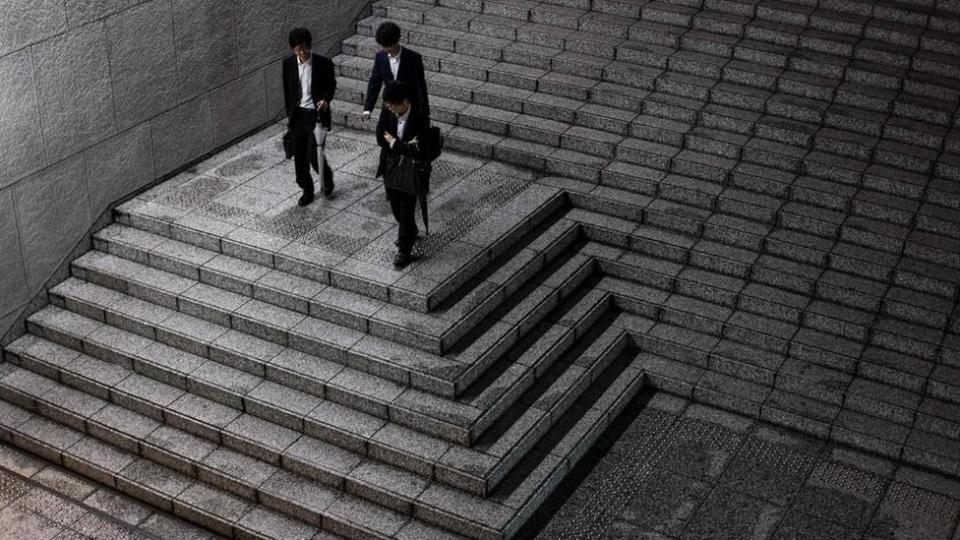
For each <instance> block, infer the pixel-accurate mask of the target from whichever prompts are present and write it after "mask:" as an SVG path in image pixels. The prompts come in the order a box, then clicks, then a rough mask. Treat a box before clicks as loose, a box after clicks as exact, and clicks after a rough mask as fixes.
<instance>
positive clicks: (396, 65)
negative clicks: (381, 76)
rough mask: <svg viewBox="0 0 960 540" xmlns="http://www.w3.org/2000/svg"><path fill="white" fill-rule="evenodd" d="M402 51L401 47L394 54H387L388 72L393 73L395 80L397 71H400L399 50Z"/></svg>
mask: <svg viewBox="0 0 960 540" xmlns="http://www.w3.org/2000/svg"><path fill="white" fill-rule="evenodd" d="M401 51H403V48H400V50H399V51H397V55H396V56H390V55H389V54H388V55H387V58H388V59H389V60H390V73H393V80H397V72H398V71H400V52H401Z"/></svg>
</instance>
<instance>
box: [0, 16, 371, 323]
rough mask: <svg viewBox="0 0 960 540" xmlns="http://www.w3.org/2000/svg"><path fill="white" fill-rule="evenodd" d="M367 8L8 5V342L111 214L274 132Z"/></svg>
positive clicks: (2, 35)
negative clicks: (290, 74) (306, 32)
mask: <svg viewBox="0 0 960 540" xmlns="http://www.w3.org/2000/svg"><path fill="white" fill-rule="evenodd" d="M368 4H369V2H367V1H366V0H354V1H342V0H149V1H143V0H0V336H2V335H3V334H5V333H6V332H7V330H8V329H10V327H11V325H13V324H14V322H15V321H16V320H17V317H18V314H19V313H20V312H21V311H22V310H23V308H24V307H25V306H26V305H27V303H28V302H30V301H31V299H32V298H34V297H35V296H36V295H37V293H38V292H40V291H41V290H43V287H44V285H45V284H46V283H47V282H48V280H50V278H51V276H52V275H53V274H54V272H55V271H56V270H57V269H58V268H62V267H63V264H64V262H65V260H66V259H67V257H68V256H70V254H71V251H73V250H74V249H75V248H76V246H77V245H78V243H79V242H81V241H82V240H83V238H84V236H85V235H86V234H87V232H88V230H89V229H90V227H91V225H92V224H93V223H94V221H95V220H97V218H98V217H99V216H100V215H101V214H102V213H103V211H104V210H106V209H107V208H108V206H109V205H110V204H111V203H112V202H114V201H117V200H118V199H121V198H123V197H125V196H127V195H129V194H130V193H132V192H134V191H136V190H138V189H140V188H142V187H143V186H145V185H148V184H150V183H152V182H153V181H155V180H156V179H158V178H161V177H163V176H164V175H167V174H168V173H170V172H172V171H175V170H177V169H179V168H182V167H183V165H185V164H187V163H189V162H190V161H191V160H195V159H197V158H198V157H200V156H203V155H204V154H207V153H209V152H210V151H211V150H213V149H215V148H217V147H220V146H222V145H224V144H226V143H228V142H230V141H231V140H233V139H236V138H237V137H239V136H242V135H244V134H246V133H249V132H251V131H253V130H255V129H257V128H259V127H261V126H263V125H264V124H265V123H268V122H271V121H272V120H273V119H274V118H275V117H277V115H278V113H280V112H281V111H282V108H283V97H282V95H281V83H280V60H281V59H282V58H283V57H284V56H285V55H286V54H288V53H289V48H288V46H287V43H286V38H287V32H288V31H289V29H290V28H291V27H293V26H300V25H302V26H306V27H308V28H310V29H311V31H312V32H313V34H314V49H315V50H317V51H319V52H328V53H329V52H335V51H336V50H337V47H338V46H339V42H340V40H341V39H342V38H343V37H345V36H347V35H351V34H353V33H354V31H353V27H352V23H353V21H355V20H356V18H357V17H358V15H360V14H361V13H362V12H365V11H368V10H369V6H368Z"/></svg>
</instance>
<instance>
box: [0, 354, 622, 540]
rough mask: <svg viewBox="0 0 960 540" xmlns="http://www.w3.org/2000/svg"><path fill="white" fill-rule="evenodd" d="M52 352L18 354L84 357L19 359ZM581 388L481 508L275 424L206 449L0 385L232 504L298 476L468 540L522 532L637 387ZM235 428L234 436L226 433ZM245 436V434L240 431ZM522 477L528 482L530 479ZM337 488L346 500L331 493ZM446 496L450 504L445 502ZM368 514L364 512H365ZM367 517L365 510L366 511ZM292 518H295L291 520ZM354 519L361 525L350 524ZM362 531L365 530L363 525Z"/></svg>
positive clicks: (186, 438) (21, 379)
mask: <svg viewBox="0 0 960 540" xmlns="http://www.w3.org/2000/svg"><path fill="white" fill-rule="evenodd" d="M52 347H55V346H52V345H51V344H49V343H46V344H44V342H42V341H41V340H37V341H36V342H34V343H30V344H27V346H26V347H24V352H22V353H20V354H24V355H25V358H28V359H29V360H28V362H29V363H31V365H34V364H36V365H43V366H44V367H45V368H46V369H47V370H50V369H57V370H68V369H69V367H70V365H72V364H73V363H77V362H81V361H82V356H83V355H79V356H77V358H75V359H72V360H70V361H68V362H67V365H66V366H62V365H60V366H58V365H57V364H56V363H54V364H52V365H51V364H49V363H48V364H43V361H42V360H38V359H36V358H34V357H32V356H31V355H30V354H29V352H28V351H30V350H34V351H38V350H43V351H45V352H47V353H50V351H51V349H52ZM53 352H55V353H58V354H56V355H55V356H58V357H59V358H60V363H61V364H62V363H63V361H64V359H65V358H66V357H67V356H68V354H69V351H68V350H66V349H60V350H55V351H53ZM14 354H16V353H14ZM74 354H76V353H74ZM8 365H9V364H8ZM118 369H122V368H118ZM64 372H65V371H64ZM129 376H133V377H135V376H136V375H129ZM589 380H596V381H597V383H595V384H594V385H593V386H592V387H591V388H590V392H592V394H589V395H592V396H593V397H592V398H588V400H586V403H581V404H580V406H579V410H577V411H571V413H570V414H568V415H566V416H562V417H561V415H560V413H559V412H557V413H551V414H556V415H557V417H558V418H557V419H556V420H557V421H556V423H555V425H556V426H557V427H556V428H555V429H552V430H548V432H547V436H548V437H549V438H548V439H545V441H546V440H549V441H551V442H550V444H554V443H555V445H554V446H550V447H547V448H544V449H543V450H535V451H534V453H533V454H531V455H530V456H528V461H529V460H533V461H536V462H537V463H536V464H534V466H532V467H527V468H526V469H524V468H521V470H520V471H517V472H516V473H512V474H513V475H514V476H518V478H516V479H511V478H510V477H509V476H508V478H507V480H506V481H505V485H504V487H502V488H499V489H498V490H497V491H494V492H493V493H492V494H491V495H490V497H489V498H488V499H486V500H484V499H480V498H477V497H476V496H474V495H469V494H468V493H464V492H462V491H460V489H451V488H445V487H442V486H440V485H439V484H437V483H436V482H433V483H431V482H430V481H429V480H427V479H419V478H418V477H417V476H416V475H411V474H409V473H404V472H403V471H399V470H395V469H391V468H390V467H386V466H384V465H379V464H376V463H372V462H370V461H368V460H366V459H364V458H362V457H359V456H356V455H351V454H350V453H349V452H346V451H343V450H337V449H334V448H332V447H330V446H329V445H325V444H323V443H321V442H319V441H316V440H313V439H310V438H309V437H308V436H305V435H304V436H298V435H297V434H296V433H294V432H292V431H291V430H288V429H284V428H282V427H280V426H275V425H274V426H272V427H271V426H270V425H269V424H267V423H263V422H256V421H254V420H251V419H250V417H249V416H248V415H240V414H239V413H237V414H236V415H235V416H236V420H234V421H233V422H231V423H230V424H229V425H227V426H226V427H219V428H215V429H218V430H219V431H218V432H217V433H216V434H211V433H210V432H209V430H210V427H209V426H207V427H206V428H205V429H204V430H203V432H202V435H203V436H206V437H207V438H208V439H209V441H208V442H204V441H202V440H199V439H197V437H196V436H194V435H192V434H191V433H184V432H182V431H179V430H178V429H177V428H178V427H183V428H187V429H188V431H190V432H192V431H193V430H190V429H189V428H188V427H187V426H186V425H184V423H182V422H181V423H178V422H171V421H170V420H169V418H170V417H171V416H169V415H164V416H163V420H164V421H165V422H166V423H168V424H171V425H161V424H160V423H159V422H158V421H157V419H156V418H155V417H152V415H148V416H138V415H137V413H135V412H132V411H130V410H126V409H123V408H122V407H118V406H117V404H116V400H115V398H114V397H113V396H114V393H112V392H111V394H110V400H111V401H114V403H113V404H111V403H108V401H106V400H103V399H100V398H97V397H94V396H92V395H87V394H83V393H82V392H78V391H76V390H73V389H71V388H68V387H66V386H62V385H59V384H58V383H56V382H54V381H53V380H51V379H44V378H43V377H42V376H39V375H37V374H35V373H32V372H28V371H26V370H19V371H17V370H15V369H8V370H7V373H6V374H5V376H4V377H3V383H2V384H4V385H5V386H7V388H9V389H10V392H9V393H8V395H9V396H11V398H12V399H13V400H14V401H17V402H18V403H20V404H22V405H25V406H28V407H30V408H31V409H33V410H36V411H37V412H39V413H40V414H43V415H45V416H48V417H49V418H51V419H53V420H56V421H61V422H67V423H68V424H76V426H75V427H76V428H77V429H85V430H86V431H87V432H88V433H89V434H90V435H91V436H94V437H97V438H99V439H103V440H104V441H106V442H108V443H110V444H118V445H120V446H123V447H127V448H132V449H134V450H136V451H138V452H140V453H141V454H142V455H143V457H145V458H148V459H151V460H157V461H160V462H161V463H164V464H166V465H168V466H171V467H174V468H175V469H177V470H181V471H183V472H185V473H187V474H192V475H194V476H196V477H198V478H199V479H200V480H202V481H205V482H211V483H213V484H214V485H222V486H224V487H226V489H228V490H230V491H232V492H233V493H234V494H235V495H238V496H241V497H248V498H251V499H253V498H254V497H257V496H259V495H261V494H262V493H261V490H262V489H263V488H264V487H265V486H266V485H269V484H270V482H269V480H267V483H264V481H265V480H266V478H267V477H269V476H271V475H274V476H282V477H284V478H286V479H287V481H288V484H289V482H294V484H293V485H302V484H303V483H304V479H303V478H299V479H298V477H300V476H303V475H305V476H307V477H308V479H307V480H306V482H307V483H308V484H309V485H311V486H313V487H314V489H320V490H323V491H325V492H327V493H328V494H329V495H330V498H331V499H336V498H337V496H338V495H339V496H340V497H348V498H353V497H357V498H360V499H365V500H366V502H367V503H375V504H377V505H379V506H385V507H386V510H387V511H386V512H385V514H386V515H392V513H393V512H397V513H399V514H400V515H398V516H394V517H393V518H392V520H391V521H394V523H393V524H392V525H394V530H396V529H397V528H399V527H396V525H397V523H396V522H397V521H400V522H404V521H406V520H408V519H409V518H408V517H405V516H404V515H407V516H409V515H416V516H417V518H418V519H421V520H424V521H426V522H429V523H434V524H435V525H438V526H441V527H444V528H446V529H452V530H457V531H458V532H460V533H461V534H466V535H467V536H469V537H472V538H500V537H502V536H500V534H502V529H504V528H507V527H517V526H519V525H521V524H522V522H523V521H525V519H526V517H527V516H529V514H530V513H531V512H532V510H533V509H534V508H536V506H538V505H539V501H538V500H537V497H538V496H546V494H547V493H544V492H545V491H547V492H548V491H549V490H550V489H552V486H553V485H556V483H557V482H559V479H560V478H561V477H562V476H563V475H564V474H565V473H566V470H568V462H569V465H570V466H572V463H573V462H575V461H576V460H577V459H579V457H580V456H582V455H583V453H585V451H586V449H587V448H588V447H589V445H590V444H591V443H592V441H593V440H594V439H595V438H596V436H598V435H599V434H600V433H601V432H602V431H603V429H604V427H605V425H606V424H607V423H608V422H609V421H610V419H611V418H612V416H615V415H616V414H617V413H618V412H619V410H620V409H622V407H623V406H624V405H625V404H626V402H627V401H629V399H630V398H631V397H632V395H633V393H635V392H636V390H637V389H638V388H639V384H638V383H639V380H640V379H639V374H637V373H636V372H634V371H631V370H625V369H623V366H621V367H620V368H617V369H615V370H613V371H610V370H607V374H605V375H603V376H602V377H591V378H590V379H589ZM25 381H26V382H25ZM71 381H74V382H71V385H73V384H75V381H76V379H71ZM553 386H555V385H550V389H552V388H553ZM583 386H587V385H583ZM543 396H544V397H543V399H548V398H547V396H549V401H551V402H555V401H556V400H557V399H558V397H557V396H555V395H552V394H550V392H549V389H548V390H547V393H546V394H544V395H543ZM541 401H542V399H541ZM120 405H121V406H122V405H124V404H123V403H121V404H120ZM209 408H210V407H208V409H209ZM94 409H96V410H94ZM118 415H120V418H121V420H122V419H124V418H125V419H126V420H127V421H126V422H123V423H122V424H121V423H119V422H118V421H117V420H116V419H117V418H118ZM524 416H527V415H524ZM176 418H180V419H182V418H183V417H182V416H177V417H176ZM133 420H136V421H133ZM184 422H189V420H186V421H184ZM234 424H235V425H236V426H235V427H236V429H233V428H231V427H230V426H231V425H234ZM241 424H242V425H241ZM131 425H134V426H137V429H132V428H131V427H130V426H131ZM122 426H125V427H122ZM244 426H246V427H244ZM248 429H249V430H253V431H252V432H250V431H247V430H248ZM118 430H119V431H118ZM124 430H126V431H124ZM262 430H266V431H265V432H264V431H262ZM245 431H247V433H246V435H245V434H244V432H245ZM258 431H259V434H258ZM164 441H167V442H173V441H179V442H178V443H177V444H174V445H173V446H170V445H169V444H164ZM294 441H295V442H294ZM191 443H192V444H191ZM490 444H491V448H498V446H501V447H502V442H501V443H499V445H498V444H497V443H495V442H493V441H491V442H490ZM544 444H547V443H544ZM158 445H159V446H158ZM184 445H186V446H184ZM198 447H199V448H198ZM498 449H499V448H498ZM198 450H199V453H198ZM238 452H239V453H238ZM465 452H467V450H466V449H461V450H460V451H457V452H455V453H453V455H451V456H450V460H452V461H463V460H465V459H470V458H469V453H465ZM238 467H242V469H238ZM527 469H530V470H527ZM253 471H256V472H253ZM527 475H530V476H529V480H528V476H527ZM389 486H396V487H394V488H391V487H389ZM400 486H407V487H400ZM461 489H462V488H461ZM344 490H345V491H346V492H347V494H338V493H337V491H344ZM331 492H332V493H331ZM531 497H532V498H531ZM451 498H452V499H454V500H455V501H456V502H457V503H458V504H453V501H451V500H450V499H451ZM345 500H349V499H345ZM331 502H332V501H331ZM361 502H362V501H361ZM361 506H363V505H362V504H361ZM369 506H370V505H369V504H366V507H369ZM366 510H367V511H368V512H370V511H371V509H369V508H366ZM373 513H374V515H378V514H379V515H384V508H377V509H376V510H374V511H373ZM294 516H296V517H299V515H298V514H296V513H294ZM361 517H362V519H358V518H361ZM368 518H369V516H363V514H361V516H354V519H355V520H358V521H359V523H360V524H364V522H366V521H373V522H374V523H373V524H372V525H374V528H375V529H376V526H375V525H376V524H377V523H378V522H379V523H381V524H382V521H381V520H369V519H368ZM370 525H371V524H367V526H368V527H369V526H370ZM336 532H338V533H339V532H341V531H336ZM351 537H352V536H351Z"/></svg>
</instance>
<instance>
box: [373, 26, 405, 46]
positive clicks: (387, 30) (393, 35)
mask: <svg viewBox="0 0 960 540" xmlns="http://www.w3.org/2000/svg"><path fill="white" fill-rule="evenodd" d="M377 43H378V44H379V45H380V46H381V47H389V46H391V45H396V44H397V43H400V27H399V26H397V24H396V23H393V22H390V21H387V22H384V23H380V26H378V27H377Z"/></svg>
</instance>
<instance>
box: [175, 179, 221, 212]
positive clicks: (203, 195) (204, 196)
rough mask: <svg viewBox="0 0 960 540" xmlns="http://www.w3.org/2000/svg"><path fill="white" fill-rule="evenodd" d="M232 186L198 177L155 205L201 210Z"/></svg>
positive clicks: (216, 180)
mask: <svg viewBox="0 0 960 540" xmlns="http://www.w3.org/2000/svg"><path fill="white" fill-rule="evenodd" d="M233 187H234V184H233V183H231V182H228V181H226V180H222V179H220V178H213V177H211V176H198V177H197V178H194V179H193V180H191V181H189V182H187V183H186V184H184V185H183V186H180V187H178V188H176V189H174V190H173V191H171V192H169V193H166V194H164V195H163V196H161V197H160V198H159V199H157V200H156V203H157V204H161V205H164V206H172V207H174V208H180V209H183V210H201V209H202V208H203V207H204V206H206V205H207V204H208V203H210V201H212V200H213V199H214V198H216V197H217V196H219V195H222V194H223V193H225V192H227V191H229V190H230V189H232V188H233Z"/></svg>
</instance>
